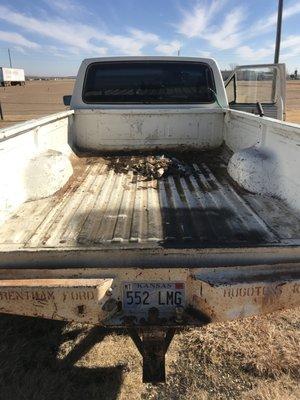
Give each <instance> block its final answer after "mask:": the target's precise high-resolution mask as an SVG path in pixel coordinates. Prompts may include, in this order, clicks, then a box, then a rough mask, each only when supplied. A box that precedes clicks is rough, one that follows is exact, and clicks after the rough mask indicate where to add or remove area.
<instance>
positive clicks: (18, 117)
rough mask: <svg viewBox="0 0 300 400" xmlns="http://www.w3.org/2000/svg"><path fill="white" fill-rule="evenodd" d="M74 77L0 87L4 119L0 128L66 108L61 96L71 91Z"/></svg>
mask: <svg viewBox="0 0 300 400" xmlns="http://www.w3.org/2000/svg"><path fill="white" fill-rule="evenodd" d="M74 83H75V80H74V79H60V80H57V81H54V80H52V81H29V82H26V85H25V86H9V87H0V102H1V104H2V111H3V115H4V120H3V121H1V120H0V129H1V128H4V127H5V126H9V125H13V124H16V123H19V122H22V121H26V120H28V119H33V118H38V117H40V116H43V115H48V114H54V113H56V112H59V111H63V110H66V109H68V107H66V106H65V105H64V104H63V96H64V95H70V94H72V92H73V87H74Z"/></svg>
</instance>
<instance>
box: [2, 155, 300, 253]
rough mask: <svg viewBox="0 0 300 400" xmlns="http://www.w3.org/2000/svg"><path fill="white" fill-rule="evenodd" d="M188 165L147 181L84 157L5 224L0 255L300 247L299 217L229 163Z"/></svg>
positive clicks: (202, 160) (214, 159)
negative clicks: (240, 180)
mask: <svg viewBox="0 0 300 400" xmlns="http://www.w3.org/2000/svg"><path fill="white" fill-rule="evenodd" d="M118 160H119V158H115V160H114V165H116V163H118ZM188 164H189V167H190V169H191V171H192V174H191V175H188V176H180V175H174V176H172V175H171V176H167V177H162V178H161V179H158V180H155V179H152V180H143V179H142V176H140V175H138V174H134V173H133V172H132V171H130V172H128V173H120V172H119V171H118V169H117V168H114V167H112V158H110V159H109V161H108V160H107V159H105V158H101V157H83V158H80V159H78V161H77V162H76V164H75V172H74V176H73V177H72V178H71V180H70V182H69V183H68V184H67V185H66V186H65V187H64V188H63V189H61V190H60V191H59V192H58V193H56V194H55V195H53V196H51V197H49V198H47V199H42V200H37V201H29V202H26V203H24V204H23V205H22V206H21V207H20V208H19V210H18V211H17V212H16V213H15V214H14V215H12V216H11V218H10V219H8V220H7V221H6V222H5V223H4V224H3V225H2V226H1V227H0V250H5V249H7V248H9V247H10V246H13V247H14V248H21V249H22V248H23V249H26V248H28V249H30V248H82V247H97V248H99V247H100V248H101V247H107V246H109V247H117V248H118V247H122V248H124V247H132V246H138V247H141V248H142V247H151V246H152V247H153V246H157V247H159V246H162V247H173V246H174V247H176V246H184V247H190V246H191V247H197V248H205V247H212V246H217V247H218V246H226V247H230V246H255V245H264V246H265V245H276V244H280V245H282V244H299V243H300V241H299V238H300V216H299V215H297V214H296V213H295V211H292V210H291V209H289V208H288V207H287V206H286V205H285V204H284V203H283V202H282V201H280V200H278V199H274V198H271V197H267V196H261V195H256V194H251V193H248V192H245V191H243V190H241V189H240V188H239V187H237V186H236V185H235V184H234V182H233V181H232V180H231V179H230V177H229V176H228V174H227V171H226V158H224V157H221V156H218V155H216V156H209V155H208V156H205V157H204V156H201V154H199V155H198V158H197V159H195V158H194V159H193V157H191V158H190V160H189V162H188Z"/></svg>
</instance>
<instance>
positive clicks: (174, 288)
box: [123, 282, 185, 312]
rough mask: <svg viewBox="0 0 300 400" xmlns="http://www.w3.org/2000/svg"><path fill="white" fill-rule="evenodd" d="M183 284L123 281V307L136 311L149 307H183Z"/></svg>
mask: <svg viewBox="0 0 300 400" xmlns="http://www.w3.org/2000/svg"><path fill="white" fill-rule="evenodd" d="M184 304H185V285H184V283H182V282H125V283H124V286H123V308H124V309H125V310H129V311H130V310H131V311H135V312H138V311H139V310H140V311H144V310H146V309H149V308H151V307H157V308H159V309H170V308H174V307H184Z"/></svg>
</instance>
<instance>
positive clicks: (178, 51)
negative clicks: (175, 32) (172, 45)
mask: <svg viewBox="0 0 300 400" xmlns="http://www.w3.org/2000/svg"><path fill="white" fill-rule="evenodd" d="M177 56H178V57H179V56H180V47H179V49H178V50H177Z"/></svg>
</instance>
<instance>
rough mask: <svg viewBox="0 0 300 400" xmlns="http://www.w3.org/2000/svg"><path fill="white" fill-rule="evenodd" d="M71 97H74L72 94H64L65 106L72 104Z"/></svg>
mask: <svg viewBox="0 0 300 400" xmlns="http://www.w3.org/2000/svg"><path fill="white" fill-rule="evenodd" d="M71 98H72V96H70V95H67V96H63V101H64V105H65V106H69V105H70V104H71Z"/></svg>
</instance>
